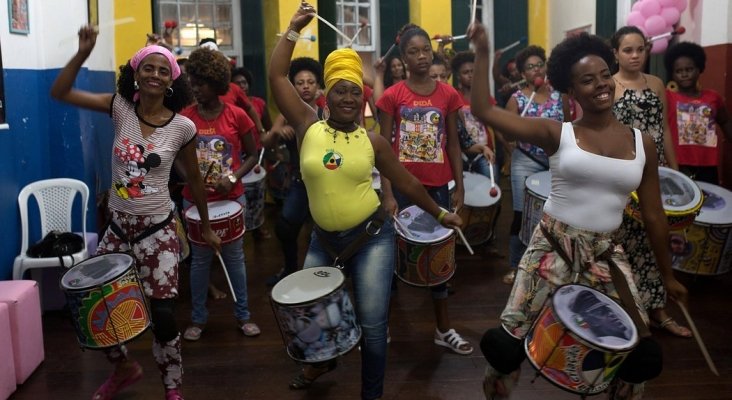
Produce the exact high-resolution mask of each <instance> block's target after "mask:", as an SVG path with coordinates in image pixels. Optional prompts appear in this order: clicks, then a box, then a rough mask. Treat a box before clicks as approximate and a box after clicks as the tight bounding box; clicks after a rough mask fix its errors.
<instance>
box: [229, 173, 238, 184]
mask: <svg viewBox="0 0 732 400" xmlns="http://www.w3.org/2000/svg"><path fill="white" fill-rule="evenodd" d="M228 178H229V182H231V183H236V176H234V174H229V176H228Z"/></svg>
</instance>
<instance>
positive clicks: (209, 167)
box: [203, 161, 214, 182]
mask: <svg viewBox="0 0 732 400" xmlns="http://www.w3.org/2000/svg"><path fill="white" fill-rule="evenodd" d="M213 166H214V162H213V161H211V164H209V165H208V169H207V170H206V175H204V176H203V181H204V182H206V178H208V175H209V174H210V173H211V168H213Z"/></svg>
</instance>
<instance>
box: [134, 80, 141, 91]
mask: <svg viewBox="0 0 732 400" xmlns="http://www.w3.org/2000/svg"><path fill="white" fill-rule="evenodd" d="M132 87H133V88H134V89H135V90H140V85H138V84H137V81H134V82H132Z"/></svg>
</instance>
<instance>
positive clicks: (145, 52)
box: [130, 45, 180, 80]
mask: <svg viewBox="0 0 732 400" xmlns="http://www.w3.org/2000/svg"><path fill="white" fill-rule="evenodd" d="M153 53H158V54H162V55H163V56H165V58H167V59H168V62H169V63H170V71H171V73H172V74H173V80H176V79H178V77H179V76H180V66H179V65H178V62H177V61H175V57H174V56H173V53H171V52H170V50H168V49H166V48H165V47H163V46H158V45H152V46H146V47H143V48H141V49H140V50H138V51H137V53H135V55H134V56H132V59H130V66H131V67H132V69H134V70H135V71H137V67H139V66H140V63H141V62H142V60H144V59H145V57H147V56H149V55H150V54H153Z"/></svg>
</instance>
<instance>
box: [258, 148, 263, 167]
mask: <svg viewBox="0 0 732 400" xmlns="http://www.w3.org/2000/svg"><path fill="white" fill-rule="evenodd" d="M263 158H264V147H262V150H260V151H259V161H257V165H262V159H263Z"/></svg>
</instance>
